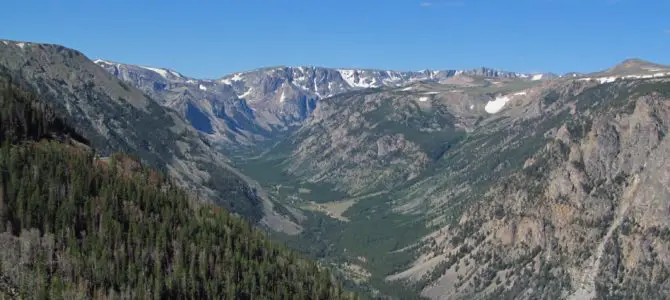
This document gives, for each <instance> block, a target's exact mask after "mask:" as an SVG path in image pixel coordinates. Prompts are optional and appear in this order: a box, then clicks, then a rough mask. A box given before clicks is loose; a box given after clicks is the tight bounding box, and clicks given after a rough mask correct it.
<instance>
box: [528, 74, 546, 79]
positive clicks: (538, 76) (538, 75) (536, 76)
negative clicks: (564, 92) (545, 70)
mask: <svg viewBox="0 0 670 300" xmlns="http://www.w3.org/2000/svg"><path fill="white" fill-rule="evenodd" d="M542 76H544V74H535V75H533V78H531V79H530V80H540V79H542Z"/></svg>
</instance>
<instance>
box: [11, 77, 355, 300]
mask: <svg viewBox="0 0 670 300" xmlns="http://www.w3.org/2000/svg"><path fill="white" fill-rule="evenodd" d="M0 140H1V142H2V147H1V149H0V170H1V172H2V176H1V185H0V245H2V246H1V247H0V298H25V299H89V298H96V299H98V298H115V299H116V298H123V299H149V298H153V299H158V298H160V299H178V298H189V299H190V298H198V299H222V298H223V299H349V298H353V296H352V295H350V294H348V293H346V292H344V291H343V289H342V287H341V285H339V284H338V283H336V281H335V280H334V278H333V276H332V275H331V274H330V273H329V272H328V271H327V270H325V269H324V268H322V267H320V266H319V265H318V264H316V263H315V262H312V261H309V260H305V259H302V258H300V257H298V256H297V255H296V254H294V253H293V252H291V251H289V250H288V249H286V248H285V247H283V246H278V245H274V244H272V243H270V242H269V241H268V240H267V239H265V237H264V236H263V234H262V233H261V232H259V231H257V230H255V229H253V227H252V226H251V225H250V224H248V223H247V222H244V221H242V220H240V219H238V218H236V217H233V216H231V215H230V214H229V213H228V212H226V211H225V210H221V209H219V208H217V207H215V206H211V205H203V204H199V202H197V201H192V200H190V198H189V196H188V195H187V194H186V193H185V192H183V191H182V190H180V189H179V188H178V187H177V186H176V185H175V184H174V183H173V182H171V181H170V180H169V179H168V178H166V177H164V176H163V175H162V174H160V173H158V172H156V171H154V170H152V169H149V168H146V167H143V166H141V164H140V163H138V162H137V160H135V159H132V158H130V157H128V156H124V155H122V154H115V155H112V156H111V157H110V158H108V159H107V158H104V159H100V158H98V157H97V155H96V154H95V151H94V150H92V149H91V148H90V147H89V146H88V145H87V143H88V142H87V141H86V140H85V139H83V138H81V137H80V136H79V135H78V134H77V133H76V130H74V129H73V128H71V127H69V126H67V124H66V123H65V122H64V121H63V120H62V119H59V118H58V117H57V116H56V115H55V114H54V113H53V112H52V111H51V110H50V109H49V108H48V107H47V106H46V105H45V104H43V103H41V102H39V101H38V99H36V97H35V96H34V95H31V94H29V93H26V92H24V91H23V90H20V89H18V88H16V87H14V86H13V85H12V83H11V82H10V81H9V80H8V79H7V78H2V79H0Z"/></svg>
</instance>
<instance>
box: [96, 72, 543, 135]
mask: <svg viewBox="0 0 670 300" xmlns="http://www.w3.org/2000/svg"><path fill="white" fill-rule="evenodd" d="M95 62H96V63H97V64H98V65H100V66H101V67H103V68H105V69H106V70H107V71H108V72H110V73H111V74H113V75H114V76H116V77H117V78H119V79H122V80H124V81H127V82H130V83H131V84H132V85H133V86H136V87H138V88H140V89H141V90H143V91H144V92H146V93H148V94H149V95H151V96H152V97H154V98H156V99H158V101H159V102H160V103H161V104H162V105H165V106H168V107H171V108H173V109H176V110H177V111H179V112H181V113H182V114H183V115H184V116H185V118H187V119H189V120H190V121H191V123H192V124H193V125H194V127H195V128H197V129H198V130H199V131H201V132H203V133H206V134H207V135H208V136H209V137H210V138H211V139H212V140H213V141H216V142H222V143H224V144H231V142H232V144H233V145H235V144H242V145H250V144H253V143H255V142H259V141H263V140H267V139H268V138H272V137H273V136H276V135H277V134H279V133H281V132H284V131H286V130H287V129H290V128H294V127H296V126H299V125H300V124H301V123H302V122H303V121H304V120H305V119H306V118H308V117H309V116H310V114H311V112H312V111H314V109H315V107H316V106H317V102H318V101H319V100H320V99H324V98H328V97H331V96H335V95H338V94H342V93H345V92H350V91H355V90H361V89H366V88H380V87H398V86H404V85H407V84H410V83H413V82H450V81H452V80H453V78H454V77H460V76H474V77H488V78H497V79H510V78H518V79H523V80H527V81H537V80H544V79H547V78H550V76H551V75H550V74H536V75H530V74H521V73H512V72H505V71H499V70H494V69H490V68H480V69H474V70H442V71H430V70H425V71H421V72H396V71H385V70H365V69H332V68H322V67H270V68H262V69H257V70H252V71H249V72H241V73H235V74H232V75H228V76H225V77H223V78H221V79H218V80H199V79H194V78H187V77H184V76H183V75H181V74H180V73H178V72H176V71H173V70H169V69H163V68H153V67H143V66H134V65H127V64H121V63H116V62H110V61H106V60H101V59H98V60H96V61H95ZM543 75H544V77H543Z"/></svg>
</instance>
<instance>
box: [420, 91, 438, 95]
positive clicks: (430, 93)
mask: <svg viewBox="0 0 670 300" xmlns="http://www.w3.org/2000/svg"><path fill="white" fill-rule="evenodd" d="M439 93H440V92H425V93H423V94H424V95H437V94H439Z"/></svg>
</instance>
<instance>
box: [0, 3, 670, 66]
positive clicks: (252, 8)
mask: <svg viewBox="0 0 670 300" xmlns="http://www.w3.org/2000/svg"><path fill="white" fill-rule="evenodd" d="M1 16H2V17H1V18H0V38H5V39H14V40H24V41H36V42H48V43H57V44H62V45H65V46H67V47H71V48H75V49H78V50H81V51H82V52H84V53H85V54H86V55H87V56H88V57H90V58H98V57H102V58H106V59H109V60H114V61H120V62H125V63H133V64H143V65H148V66H159V67H169V68H173V69H175V70H177V71H180V72H182V73H184V74H185V75H189V76H194V77H199V78H217V77H220V76H223V75H225V74H229V73H232V72H235V71H243V70H248V69H253V68H257V67H263V66H276V65H289V66H295V65H319V66H327V67H361V68H362V67H365V68H383V69H394V70H420V69H426V68H428V69H452V68H458V69H462V68H474V67H480V66H489V67H494V68H500V69H506V70H511V71H519V72H537V71H547V72H557V73H564V72H568V71H596V70H600V69H603V68H607V67H609V66H612V65H614V64H616V63H618V62H620V61H622V60H624V59H626V58H632V57H639V58H643V59H647V60H651V61H655V62H659V63H664V64H670V17H669V16H670V1H668V0H653V1H652V0H518V1H514V0H509V1H506V0H460V1H456V0H454V1H450V0H423V1H422V0H419V1H413V0H384V1H382V0H301V1H298V0H234V1H233V0H219V1H206V0H202V1H199V0H196V1H171V0H163V1H154V0H133V1H130V0H114V1H110V0H108V1H103V0H86V1H82V0H68V1H56V0H42V1H35V0H20V1H6V3H3V11H2V14H1Z"/></svg>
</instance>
